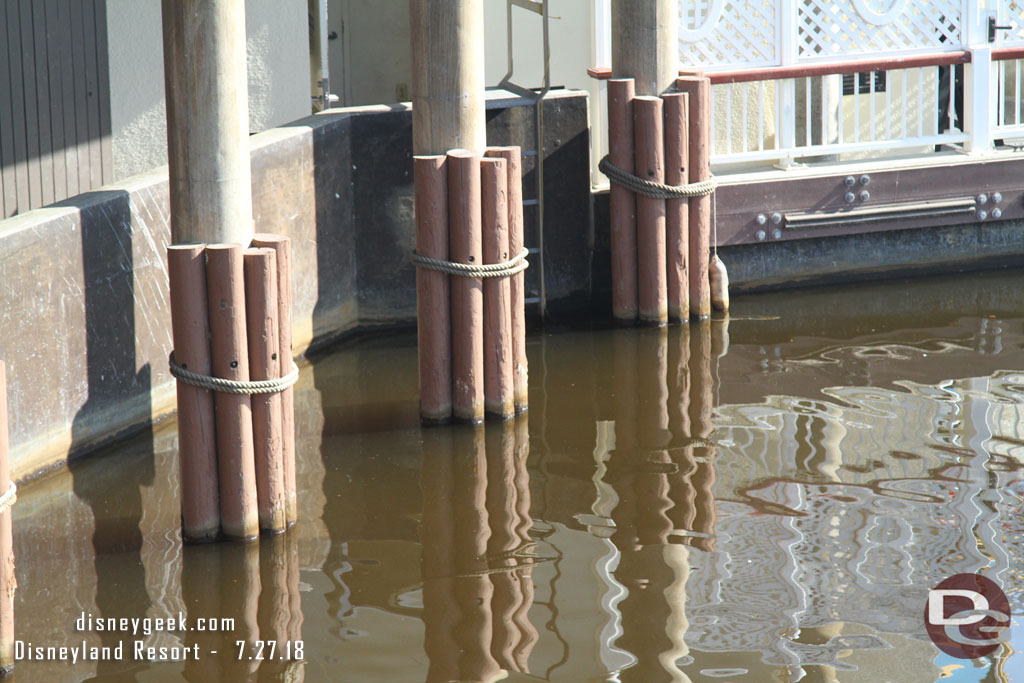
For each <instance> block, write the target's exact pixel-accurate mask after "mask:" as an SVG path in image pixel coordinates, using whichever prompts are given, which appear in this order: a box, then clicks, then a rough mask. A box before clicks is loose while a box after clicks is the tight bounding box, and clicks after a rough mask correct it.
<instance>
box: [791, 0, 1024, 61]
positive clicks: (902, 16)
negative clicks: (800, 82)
mask: <svg viewBox="0 0 1024 683" xmlns="http://www.w3.org/2000/svg"><path fill="white" fill-rule="evenodd" d="M788 1H789V0H785V2H788ZM1004 1H1006V0H1004ZM784 4H785V3H784ZM961 13H962V8H961V0H927V1H925V2H921V1H918V0H914V1H913V2H911V1H910V0H802V1H801V2H799V3H798V15H797V17H798V18H797V33H798V41H799V54H798V58H799V59H801V60H814V59H824V60H826V61H835V60H841V59H843V58H846V57H854V56H856V57H864V56H868V55H874V56H877V55H879V53H885V54H893V53H901V52H909V51H936V52H938V51H945V50H959V49H960V48H961V45H962V40H961V30H960V29H961V26H962V25H963V21H962V16H961Z"/></svg>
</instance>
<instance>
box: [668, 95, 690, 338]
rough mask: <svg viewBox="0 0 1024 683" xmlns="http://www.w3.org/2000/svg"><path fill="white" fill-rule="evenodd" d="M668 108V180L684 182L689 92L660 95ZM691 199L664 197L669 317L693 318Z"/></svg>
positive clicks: (674, 182)
mask: <svg viewBox="0 0 1024 683" xmlns="http://www.w3.org/2000/svg"><path fill="white" fill-rule="evenodd" d="M661 99H662V102H664V109H665V184H666V185H685V184H686V183H688V182H690V181H689V161H688V160H689V149H688V147H689V134H688V123H689V117H688V114H689V111H688V110H689V107H690V96H689V95H687V94H686V93H666V94H664V95H662V96H661ZM689 211H690V203H689V201H688V200H686V199H667V200H665V252H666V258H667V266H668V267H667V272H668V319H669V320H670V321H672V322H687V321H688V320H689V319H690V279H689V273H688V272H687V264H688V263H689V260H690V254H689V251H690V235H689V223H690V222H689V215H688V214H689Z"/></svg>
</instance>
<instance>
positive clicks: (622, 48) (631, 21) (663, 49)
mask: <svg viewBox="0 0 1024 683" xmlns="http://www.w3.org/2000/svg"><path fill="white" fill-rule="evenodd" d="M611 9H612V26H614V27H615V30H614V31H612V76H613V77H615V78H634V79H636V92H637V94H639V95H661V94H662V93H664V92H665V91H666V90H668V89H669V88H671V87H672V82H673V80H674V79H675V77H676V75H677V74H678V73H679V28H678V26H679V3H678V0H612V8H611Z"/></svg>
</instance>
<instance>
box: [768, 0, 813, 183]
mask: <svg viewBox="0 0 1024 683" xmlns="http://www.w3.org/2000/svg"><path fill="white" fill-rule="evenodd" d="M780 5H781V6H780V8H779V13H780V16H779V33H778V36H779V61H780V63H781V64H782V66H793V65H794V64H796V58H797V50H798V45H797V11H798V10H797V0H782V2H781V3H780ZM775 87H776V88H778V92H779V99H778V101H779V105H780V106H779V110H778V111H776V112H775V116H776V122H775V125H776V131H777V133H778V135H777V138H776V144H777V146H778V148H779V149H782V150H786V156H785V157H784V159H783V163H782V165H783V166H788V165H789V163H791V160H792V156H791V153H790V152H789V150H792V149H793V148H794V147H796V79H793V78H787V79H784V80H781V81H778V82H777V83H776V84H775ZM807 96H808V97H810V93H807Z"/></svg>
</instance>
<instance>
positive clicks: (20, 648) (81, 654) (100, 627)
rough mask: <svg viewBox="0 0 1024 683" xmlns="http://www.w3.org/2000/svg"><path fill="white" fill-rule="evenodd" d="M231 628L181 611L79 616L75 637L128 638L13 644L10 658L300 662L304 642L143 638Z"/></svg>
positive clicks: (232, 625)
mask: <svg viewBox="0 0 1024 683" xmlns="http://www.w3.org/2000/svg"><path fill="white" fill-rule="evenodd" d="M234 629H235V620H234V619H231V618H196V619H193V620H191V621H190V620H189V619H187V618H186V617H185V615H184V614H183V613H180V612H179V613H178V615H177V616H175V617H144V618H128V617H111V618H107V617H96V616H93V615H92V614H91V613H88V612H82V614H81V615H80V616H79V617H78V618H77V619H76V620H75V631H77V632H79V633H85V632H93V633H123V634H125V635H129V634H130V635H131V636H132V638H131V639H130V640H122V641H119V642H118V643H117V644H116V645H102V646H100V645H90V644H89V643H88V642H87V641H86V640H84V639H83V640H82V641H80V642H78V643H74V644H68V643H61V644H49V643H47V644H41V643H33V642H31V641H28V642H26V641H23V640H15V641H14V658H15V660H16V661H23V660H28V661H50V662H61V661H66V662H71V663H76V662H88V661H123V660H134V661H150V662H177V661H184V660H198V659H201V658H203V657H205V656H216V655H218V654H223V655H226V656H230V657H234V658H236V659H238V660H243V659H245V660H264V659H277V660H292V659H302V656H303V642H302V641H301V640H295V641H281V642H278V641H273V640H256V641H252V642H247V641H245V640H236V641H234V643H233V644H232V643H231V641H230V640H229V639H228V638H224V641H223V645H221V646H220V652H219V651H218V650H217V649H211V648H210V647H203V648H201V647H200V645H199V643H192V644H191V645H171V646H166V645H163V646H150V645H147V644H146V642H145V641H144V640H141V639H140V638H143V637H145V636H150V635H152V634H154V633H185V632H189V631H191V632H200V633H215V634H221V635H222V637H223V635H224V634H228V633H230V632H231V631H234Z"/></svg>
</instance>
